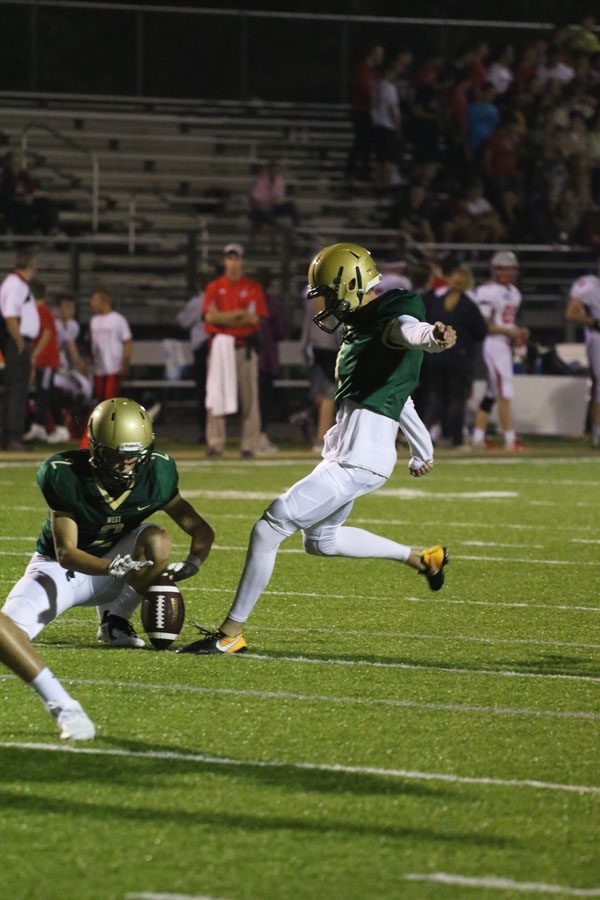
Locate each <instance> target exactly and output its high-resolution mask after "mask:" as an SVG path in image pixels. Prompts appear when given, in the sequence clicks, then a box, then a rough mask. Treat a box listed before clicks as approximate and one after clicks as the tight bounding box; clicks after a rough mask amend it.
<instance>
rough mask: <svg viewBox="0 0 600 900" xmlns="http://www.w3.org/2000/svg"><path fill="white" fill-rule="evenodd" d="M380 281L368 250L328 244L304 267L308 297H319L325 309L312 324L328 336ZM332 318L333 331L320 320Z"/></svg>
mask: <svg viewBox="0 0 600 900" xmlns="http://www.w3.org/2000/svg"><path fill="white" fill-rule="evenodd" d="M380 281H381V275H380V274H379V271H378V269H377V266H376V265H375V263H374V262H373V258H372V256H371V254H370V253H369V251H368V250H365V248H364V247H359V245H358V244H344V243H343V244H331V245H330V246H329V247H323V249H322V250H320V251H319V252H318V253H317V255H316V256H315V258H314V259H313V261H312V262H311V264H310V266H309V268H308V298H309V300H310V299H313V298H315V297H323V299H324V300H325V307H324V309H322V310H321V312H319V313H317V315H316V316H315V317H314V319H313V321H314V322H316V324H317V325H318V326H319V328H322V329H323V331H326V332H327V333H328V334H332V333H333V332H334V331H335V330H336V328H338V327H339V325H340V322H345V321H347V319H348V316H349V315H351V314H352V312H354V310H356V309H358V308H359V306H360V305H361V303H362V301H363V297H364V296H365V294H368V293H369V291H370V290H372V289H373V288H374V287H375V285H376V284H379V282H380ZM330 316H333V318H334V319H336V320H337V322H336V324H335V325H334V327H333V328H329V327H328V326H327V325H325V323H324V320H325V319H327V318H329V317H330Z"/></svg>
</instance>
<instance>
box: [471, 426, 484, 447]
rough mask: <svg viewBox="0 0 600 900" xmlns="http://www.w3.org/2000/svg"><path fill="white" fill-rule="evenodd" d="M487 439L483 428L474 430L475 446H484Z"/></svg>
mask: <svg viewBox="0 0 600 900" xmlns="http://www.w3.org/2000/svg"><path fill="white" fill-rule="evenodd" d="M484 438H485V431H484V430H483V428H474V429H473V444H474V445H475V446H477V445H478V444H483V440H484Z"/></svg>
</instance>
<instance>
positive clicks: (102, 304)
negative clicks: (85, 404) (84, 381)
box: [90, 287, 133, 401]
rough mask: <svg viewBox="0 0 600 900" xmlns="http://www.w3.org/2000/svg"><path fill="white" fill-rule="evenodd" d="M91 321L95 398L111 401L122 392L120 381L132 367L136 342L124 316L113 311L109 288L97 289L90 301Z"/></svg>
mask: <svg viewBox="0 0 600 900" xmlns="http://www.w3.org/2000/svg"><path fill="white" fill-rule="evenodd" d="M90 306H91V309H92V312H93V316H92V318H91V319H90V343H91V349H92V371H93V373H94V398H95V399H96V400H98V401H100V400H110V399H111V397H118V396H119V395H120V393H121V380H122V379H123V378H124V376H125V375H126V374H127V371H128V369H129V366H130V364H131V354H132V351H133V340H132V336H131V329H130V327H129V323H128V321H127V319H126V318H125V316H123V315H121V313H119V312H116V310H114V309H113V299H112V295H111V293H110V292H109V290H108V289H107V288H106V287H100V288H97V289H96V290H95V291H94V292H93V294H92V296H91V299H90Z"/></svg>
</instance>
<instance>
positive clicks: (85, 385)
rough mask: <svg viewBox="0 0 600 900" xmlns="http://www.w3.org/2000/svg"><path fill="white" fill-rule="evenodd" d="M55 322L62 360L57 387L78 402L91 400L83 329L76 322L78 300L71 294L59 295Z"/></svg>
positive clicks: (57, 377) (57, 376) (90, 385)
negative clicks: (81, 348)
mask: <svg viewBox="0 0 600 900" xmlns="http://www.w3.org/2000/svg"><path fill="white" fill-rule="evenodd" d="M55 320H56V337H57V340H58V352H59V356H60V368H59V370H58V372H57V374H56V378H55V385H56V387H57V388H58V389H59V390H61V391H64V393H66V394H69V395H70V396H72V397H74V398H77V399H81V400H84V401H88V400H91V399H92V393H93V388H92V383H91V381H90V379H89V376H88V366H87V364H86V361H85V360H84V359H83V357H82V356H81V354H80V352H79V347H78V345H77V340H78V338H79V335H80V333H81V327H80V325H79V322H78V321H77V320H76V318H75V300H74V299H73V297H72V296H71V295H70V294H64V293H63V294H59V296H58V299H57V303H56V314H55Z"/></svg>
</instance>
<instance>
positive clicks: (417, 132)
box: [412, 53, 442, 162]
mask: <svg viewBox="0 0 600 900" xmlns="http://www.w3.org/2000/svg"><path fill="white" fill-rule="evenodd" d="M441 63H442V58H441V56H439V55H438V54H437V53H432V54H430V55H429V56H428V57H427V59H426V60H425V62H424V64H423V65H422V66H421V68H420V69H419V71H418V72H417V75H416V82H417V83H416V88H415V102H414V104H413V110H412V112H413V122H412V138H413V156H414V158H415V161H417V162H435V161H437V160H438V159H439V155H440V134H441V125H442V113H441V110H440V104H439V97H438V92H439V87H438V78H439V75H440V70H441Z"/></svg>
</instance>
